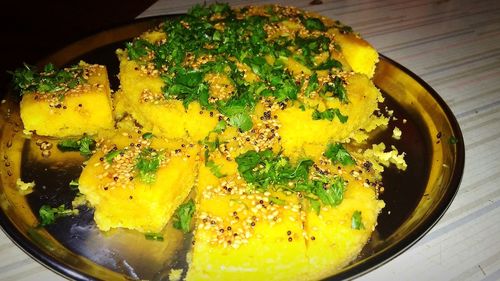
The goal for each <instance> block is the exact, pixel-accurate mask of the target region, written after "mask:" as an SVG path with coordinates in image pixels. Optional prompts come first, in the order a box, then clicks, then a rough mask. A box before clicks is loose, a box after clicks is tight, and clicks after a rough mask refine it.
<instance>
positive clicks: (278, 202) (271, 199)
mask: <svg viewBox="0 0 500 281" xmlns="http://www.w3.org/2000/svg"><path fill="white" fill-rule="evenodd" d="M269 202H272V203H273V204H276V205H280V206H283V205H285V203H286V201H285V200H283V199H279V198H278V197H276V196H271V197H269Z"/></svg>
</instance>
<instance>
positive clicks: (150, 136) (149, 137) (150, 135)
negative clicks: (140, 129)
mask: <svg viewBox="0 0 500 281" xmlns="http://www.w3.org/2000/svg"><path fill="white" fill-rule="evenodd" d="M153 137H154V135H153V133H151V132H147V133H144V134H142V138H143V139H145V140H149V139H152V138H153Z"/></svg>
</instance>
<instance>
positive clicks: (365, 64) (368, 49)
mask: <svg viewBox="0 0 500 281" xmlns="http://www.w3.org/2000/svg"><path fill="white" fill-rule="evenodd" d="M332 32H334V34H335V38H336V39H337V40H338V43H339V45H340V48H341V50H342V54H343V55H344V57H345V59H346V61H347V62H348V63H349V65H350V66H351V68H352V70H353V71H355V72H358V73H363V74H365V75H367V76H368V77H370V78H371V77H373V75H374V74H375V66H376V64H377V62H378V52H377V50H375V48H373V47H372V45H370V43H368V42H367V41H366V40H364V39H362V38H361V37H360V36H359V35H357V34H353V33H349V34H342V33H340V32H339V31H338V30H333V31H332Z"/></svg>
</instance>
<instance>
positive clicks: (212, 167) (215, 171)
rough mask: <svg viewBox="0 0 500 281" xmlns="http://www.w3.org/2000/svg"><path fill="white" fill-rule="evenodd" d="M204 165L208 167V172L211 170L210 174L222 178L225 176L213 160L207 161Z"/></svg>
mask: <svg viewBox="0 0 500 281" xmlns="http://www.w3.org/2000/svg"><path fill="white" fill-rule="evenodd" d="M205 166H207V167H208V168H209V169H210V172H212V174H213V175H214V176H216V177H218V178H223V177H225V176H226V175H225V174H223V173H221V171H220V166H219V165H217V164H215V162H214V161H211V160H210V161H207V162H206V163H205Z"/></svg>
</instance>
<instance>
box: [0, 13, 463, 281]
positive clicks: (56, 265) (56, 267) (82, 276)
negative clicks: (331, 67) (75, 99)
mask: <svg viewBox="0 0 500 281" xmlns="http://www.w3.org/2000/svg"><path fill="white" fill-rule="evenodd" d="M179 15H180V14H169V15H159V16H152V17H145V18H140V19H137V20H133V21H131V22H127V23H122V24H118V25H116V26H115V27H112V28H109V29H106V30H105V31H101V32H98V33H95V34H94V35H91V36H88V37H85V38H82V39H80V40H78V41H76V42H74V43H72V44H69V45H67V46H65V47H63V48H61V49H59V51H56V52H55V53H53V54H51V55H49V56H47V57H45V58H44V59H42V60H40V61H39V62H38V65H40V64H42V63H43V62H45V61H48V60H49V59H50V58H52V57H54V56H55V55H56V54H58V53H60V52H61V51H62V50H64V49H68V48H70V47H72V46H76V45H78V44H80V43H81V42H83V41H85V40H88V39H89V38H92V37H96V36H98V35H99V34H103V33H105V32H110V31H113V30H115V29H117V28H120V27H125V26H129V25H136V24H139V23H143V22H151V21H155V20H161V19H168V18H171V17H176V16H179ZM379 56H380V60H385V61H387V62H388V63H389V64H391V65H393V66H395V67H396V68H398V69H399V70H401V71H403V72H404V73H405V74H407V75H408V76H410V77H411V78H412V79H414V80H415V81H416V82H417V83H418V84H419V85H420V86H422V87H423V88H424V89H425V90H426V91H427V92H428V93H429V94H430V95H431V97H432V98H433V99H434V100H435V101H436V102H437V103H438V105H439V106H440V108H441V109H442V110H443V111H444V112H445V115H446V117H447V119H448V121H449V123H450V125H451V127H452V131H453V134H454V137H455V138H456V139H457V143H456V144H455V146H456V155H455V166H454V169H453V174H452V175H451V181H450V184H449V185H448V187H447V188H446V193H445V194H444V196H443V198H442V199H441V201H440V203H439V204H438V206H437V207H436V209H435V211H434V212H432V213H431V214H430V215H429V216H428V218H427V219H426V220H425V221H424V222H423V223H421V224H420V225H419V226H418V227H417V228H415V229H414V230H413V231H411V232H409V234H408V235H406V236H405V237H404V238H403V239H401V240H400V241H398V242H397V243H396V244H394V246H392V247H390V248H388V249H384V250H383V252H381V253H380V254H376V255H374V256H372V257H368V258H367V259H366V260H365V261H363V262H362V263H360V264H357V265H355V266H353V267H351V268H347V269H346V270H344V271H341V272H339V273H338V274H336V275H334V276H331V277H329V278H326V279H325V280H332V281H333V280H345V279H354V278H356V277H359V276H361V275H363V274H366V273H368V272H370V271H372V270H375V269H377V268H378V267H380V266H382V265H384V264H386V263H388V262H389V261H391V260H393V259H394V258H396V257H397V256H399V255H400V254H402V253H403V252H405V251H406V250H407V249H409V248H410V247H412V246H413V245H415V244H416V243H417V242H418V241H419V240H420V239H422V237H424V236H425V235H426V234H427V233H428V232H429V231H430V230H431V229H432V228H433V227H434V226H435V225H436V224H437V223H438V222H439V220H440V219H441V218H442V217H443V215H444V214H445V212H446V210H447V209H448V208H449V206H450V205H451V203H452V202H453V199H454V198H455V196H456V194H457V192H458V189H459V186H460V183H461V181H462V177H463V171H464V166H465V145H464V139H463V135H462V131H461V129H460V126H459V124H458V121H457V119H456V118H455V115H454V114H453V112H452V111H451V109H450V108H449V107H448V105H447V104H446V102H445V101H444V100H443V98H442V97H441V96H440V95H439V94H438V93H437V92H436V91H435V90H434V89H433V88H432V87H431V86H430V85H429V84H427V82H425V81H424V80H423V79H422V78H420V77H419V76H418V75H416V74H415V73H413V72H411V71H410V70H409V69H407V68H406V67H404V66H403V65H401V64H399V63H397V62H396V61H394V60H392V59H390V58H388V57H386V56H385V55H383V54H380V53H379ZM0 226H1V229H2V230H3V232H4V233H5V234H6V236H7V237H9V239H10V240H11V241H12V242H13V243H14V244H15V245H16V246H17V247H18V248H20V249H21V250H23V252H25V253H26V254H27V255H29V256H30V257H31V258H33V259H34V260H36V261H37V262H38V263H40V264H42V265H43V266H44V267H46V268H47V269H49V270H51V271H52V272H54V273H56V274H58V275H60V276H62V277H64V278H70V279H74V280H96V279H95V277H93V276H92V275H90V274H88V273H86V272H84V271H82V270H80V269H78V268H73V267H70V266H68V265H67V264H65V263H64V262H61V261H59V260H58V259H56V258H54V257H52V256H50V255H46V254H44V253H43V252H42V251H40V249H39V247H38V246H37V245H36V244H34V243H33V242H32V241H30V240H28V239H26V238H25V236H24V235H23V234H22V233H21V232H20V231H19V230H18V229H17V228H16V227H15V225H14V224H13V223H12V222H11V221H10V220H9V218H8V217H7V215H6V214H5V213H4V211H3V210H0Z"/></svg>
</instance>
